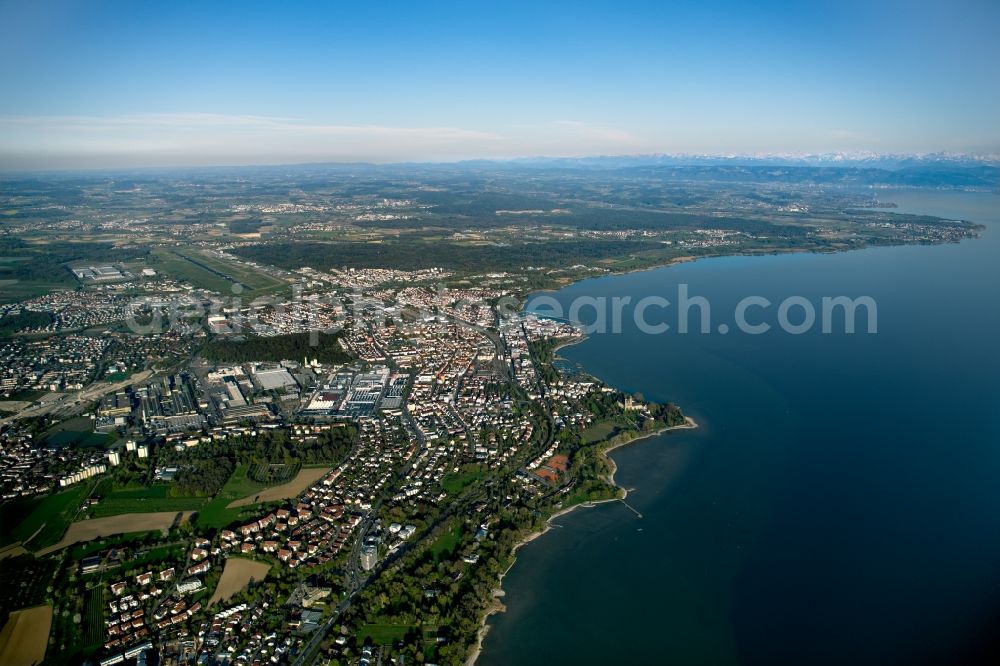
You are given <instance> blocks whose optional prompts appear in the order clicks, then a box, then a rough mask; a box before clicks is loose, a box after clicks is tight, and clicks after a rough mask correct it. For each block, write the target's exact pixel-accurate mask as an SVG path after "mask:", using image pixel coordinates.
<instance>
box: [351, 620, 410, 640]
mask: <svg viewBox="0 0 1000 666" xmlns="http://www.w3.org/2000/svg"><path fill="white" fill-rule="evenodd" d="M412 629H416V625H412V624H365V625H362V626H361V628H360V629H358V638H359V639H361V640H362V641H364V640H365V639H366V638H370V639H372V643H374V644H375V645H391V644H392V642H393V641H399V640H403V637H405V636H406V634H407V632H409V631H411V630H412Z"/></svg>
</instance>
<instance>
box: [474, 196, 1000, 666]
mask: <svg viewBox="0 0 1000 666" xmlns="http://www.w3.org/2000/svg"><path fill="white" fill-rule="evenodd" d="M880 198H881V199H882V200H884V201H894V202H896V203H897V204H898V205H899V208H898V210H899V211H900V212H914V213H927V214H934V215H939V216H944V217H955V218H963V219H969V220H972V221H975V222H979V223H981V224H984V225H986V226H987V228H986V230H985V231H984V232H983V233H982V235H981V237H980V238H978V239H973V240H968V241H965V242H962V243H960V244H954V245H939V246H905V247H887V248H871V249H866V250H861V251H856V252H848V253H842V254H826V255H820V254H789V255H775V256H767V257H723V258H717V259H708V260H702V261H697V262H694V263H689V264H683V265H678V266H673V267H668V268H663V269H657V270H653V271H645V272H640V273H632V274H627V275H620V276H611V277H606V278H599V279H593V280H587V281H583V282H580V283H577V284H574V285H571V286H569V287H567V288H565V289H563V290H561V291H559V292H558V293H556V294H554V296H555V297H556V299H557V300H558V301H559V302H560V303H563V304H565V305H567V306H568V304H569V303H571V302H572V301H573V299H574V298H577V297H580V296H588V297H601V296H604V297H614V296H619V297H625V296H628V297H631V298H632V299H633V303H634V302H635V301H637V300H638V299H640V298H642V297H644V296H662V297H666V298H667V299H669V300H671V301H672V302H675V301H676V296H677V293H678V292H677V288H678V285H679V284H682V283H683V284H686V285H688V289H689V291H690V294H691V295H700V296H704V297H705V298H706V299H707V300H708V301H709V303H710V306H711V311H712V320H713V325H712V330H711V332H709V333H704V334H702V333H687V334H680V333H677V332H676V328H677V327H676V326H672V327H671V330H670V331H669V332H667V333H665V334H661V335H648V334H644V333H642V332H640V331H639V330H638V328H637V327H636V326H635V325H634V323H633V322H632V321H631V319H630V318H629V317H625V318H624V330H623V331H622V332H621V333H611V332H608V333H596V334H593V335H591V336H590V337H589V338H588V339H587V340H586V341H585V342H584V343H582V344H579V345H575V346H572V347H568V348H566V349H564V350H562V355H563V356H565V357H566V358H567V359H569V360H571V361H573V362H576V363H579V364H581V365H582V366H583V367H584V368H586V369H587V370H588V371H589V372H591V373H593V374H595V375H596V376H598V377H600V378H601V379H603V380H605V381H607V382H608V383H609V384H611V385H613V386H616V387H619V388H622V389H624V390H627V391H641V392H642V393H643V394H644V395H645V396H646V397H648V398H650V399H654V400H670V401H673V402H676V403H677V404H679V405H680V406H681V407H682V408H683V409H684V411H685V412H686V413H687V414H689V415H691V416H693V417H694V418H695V419H696V420H697V421H698V423H699V424H700V425H701V427H700V428H699V429H698V430H696V431H691V432H685V433H675V434H670V435H664V436H660V437H656V438H651V439H647V440H643V441H641V442H639V443H636V444H635V445H632V446H629V447H627V448H623V449H619V450H617V451H615V452H614V453H613V454H612V455H613V457H614V459H615V460H616V462H617V464H618V474H617V477H616V478H617V481H618V482H619V484H621V485H622V486H624V487H626V488H628V489H629V490H630V493H629V497H628V501H629V503H630V504H631V505H633V506H634V507H635V508H636V509H638V510H639V511H640V512H641V513H642V516H643V517H642V518H641V519H640V518H637V517H636V516H635V515H634V514H633V513H632V512H630V511H629V510H628V509H627V508H626V507H624V506H622V505H621V504H618V503H612V504H604V505H600V506H597V507H594V508H589V509H580V510H577V511H574V512H572V513H571V514H568V515H565V516H562V517H560V518H559V519H558V520H557V521H556V523H557V525H558V526H557V527H554V528H553V529H552V530H550V531H549V533H547V534H546V535H545V536H543V537H542V538H540V539H537V540H535V541H533V542H532V543H530V544H528V545H527V546H525V547H524V548H522V549H521V550H520V551H519V552H518V560H517V563H516V564H515V565H514V567H513V568H512V569H511V571H510V572H508V574H507V576H506V577H505V579H504V583H503V587H504V589H505V591H506V596H505V598H504V603H505V605H506V606H507V612H506V613H503V614H499V615H495V616H493V617H492V618H490V620H489V627H490V631H489V633H488V635H487V637H486V639H485V641H484V645H483V648H484V649H483V652H482V654H481V656H480V658H479V663H480V664H485V665H493V664H536V663H537V664H541V663H547V664H553V663H556V664H559V663H622V662H624V663H669V664H779V663H781V664H783V663H795V664H806V663H808V664H844V663H853V664H896V663H898V664H913V663H974V662H976V661H979V660H981V659H984V658H986V655H989V656H993V655H994V654H995V653H996V645H995V644H994V640H996V639H994V635H995V634H996V633H997V632H996V629H997V628H998V627H1000V623H998V617H1000V410H998V409H997V401H998V398H1000V351H998V347H997V334H998V331H1000V197H998V196H996V195H993V194H988V193H968V192H949V191H918V190H901V191H888V192H884V193H880ZM841 295H844V296H849V297H851V298H855V297H858V296H863V295H864V296H870V297H872V298H873V299H874V300H875V302H876V303H877V307H878V314H877V324H878V332H877V333H876V334H864V333H855V334H853V335H849V334H845V333H843V332H840V333H838V332H837V331H838V329H837V328H836V327H835V328H834V332H833V333H831V334H824V333H822V332H821V331H819V330H818V328H819V327H818V325H817V327H816V328H815V329H814V330H812V331H810V332H808V333H806V334H802V335H790V334H788V333H785V332H783V331H781V330H778V328H777V326H775V327H773V329H772V330H771V331H769V332H768V333H766V334H763V335H748V334H744V333H741V332H739V331H736V330H735V328H732V329H731V330H730V331H729V332H728V333H727V334H722V333H720V332H718V330H717V328H716V325H715V322H717V321H718V322H727V321H728V322H730V323H731V322H732V313H733V311H734V308H735V306H736V304H737V303H738V302H739V301H740V299H742V298H744V297H747V296H763V297H765V298H767V299H768V300H770V301H771V302H772V303H774V304H777V303H779V302H781V301H782V300H783V299H785V298H787V297H789V296H801V297H804V298H806V299H807V300H809V301H810V302H813V303H817V304H818V303H819V302H820V299H821V298H822V297H824V296H830V297H834V296H841ZM817 309H818V305H817ZM664 312H666V311H664ZM765 314H766V315H767V316H770V317H771V320H770V321H771V323H774V320H773V309H772V311H769V312H766V313H765V311H763V310H757V311H755V315H756V316H757V317H758V318H763V317H764V316H765ZM581 318H582V319H583V320H584V321H587V317H586V313H583V314H581ZM792 318H793V319H794V318H795V317H792ZM664 321H668V322H669V321H670V319H669V318H666V317H665V318H664ZM860 330H864V328H863V326H862V327H860Z"/></svg>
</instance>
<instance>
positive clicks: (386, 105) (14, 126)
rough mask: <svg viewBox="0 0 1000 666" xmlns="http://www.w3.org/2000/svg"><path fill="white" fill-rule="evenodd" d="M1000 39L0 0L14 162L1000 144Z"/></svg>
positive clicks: (598, 6)
mask: <svg viewBox="0 0 1000 666" xmlns="http://www.w3.org/2000/svg"><path fill="white" fill-rule="evenodd" d="M998 35H1000V2H998V1H997V0H952V1H950V2H923V1H921V0H913V1H910V2H895V1H893V0H887V1H882V2H879V1H878V0H869V1H867V2H860V1H856V0H840V1H835V2H834V1H831V2H823V1H816V2H794V3H792V2H789V3H783V2H768V1H767V0H764V1H762V2H717V1H715V0H704V1H700V2H691V3H686V2H667V1H665V0H664V1H661V2H651V3H641V2H627V1H625V0H618V1H617V2H587V1H586V0H576V1H575V2H541V1H540V0H536V1H535V2H525V3H519V2H507V3H499V2H476V1H474V0H465V1H464V2H449V3H445V2H417V1H415V0H414V1H411V2H398V3H393V2H375V1H368V2H356V3H348V2H332V1H331V2H320V3H296V2H274V1H271V2H261V3H256V2H253V1H251V0H245V1H243V2H232V3H227V2H218V3H204V2H184V1H176V2H134V1H133V2H102V1H100V0H91V1H88V2H66V1H65V0H32V1H31V2H24V1H23V0H13V1H10V0H0V63H2V64H0V168H2V169H8V170H9V169H47V168H105V167H130V166H174V165H209V164H275V163H293V162H317V161H370V162H393V161H425V160H426V161H450V160H459V159H471V158H511V157H526V156H585V155H630V154H650V153H695V154H722V155H733V154H737V155H750V154H802V153H826V152H849V153H855V152H878V153H927V152H949V153H965V154H980V155H996V154H1000V121H998V119H1000V38H998Z"/></svg>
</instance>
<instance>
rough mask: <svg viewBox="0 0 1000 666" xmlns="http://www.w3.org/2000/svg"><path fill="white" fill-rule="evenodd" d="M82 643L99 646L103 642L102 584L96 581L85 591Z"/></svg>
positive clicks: (88, 645)
mask: <svg viewBox="0 0 1000 666" xmlns="http://www.w3.org/2000/svg"><path fill="white" fill-rule="evenodd" d="M83 618H84V619H83V643H84V644H85V645H86V646H87V647H88V648H90V647H100V646H101V644H103V643H104V585H103V584H101V583H98V584H97V585H95V586H94V587H92V588H91V589H90V590H88V591H87V602H86V604H85V605H84V615H83Z"/></svg>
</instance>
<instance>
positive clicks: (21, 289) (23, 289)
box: [0, 280, 71, 304]
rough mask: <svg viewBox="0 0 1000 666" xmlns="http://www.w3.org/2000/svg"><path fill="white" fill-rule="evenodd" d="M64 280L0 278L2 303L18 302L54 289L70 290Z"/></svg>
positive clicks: (0, 302) (0, 301) (0, 300)
mask: <svg viewBox="0 0 1000 666" xmlns="http://www.w3.org/2000/svg"><path fill="white" fill-rule="evenodd" d="M70 288H71V285H67V284H66V283H64V282H36V281H33V280H0V304H3V303H16V302H18V301H23V300H25V299H28V298H34V297H35V296H42V295H44V294H48V293H51V292H53V291H59V290H68V289H70Z"/></svg>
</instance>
